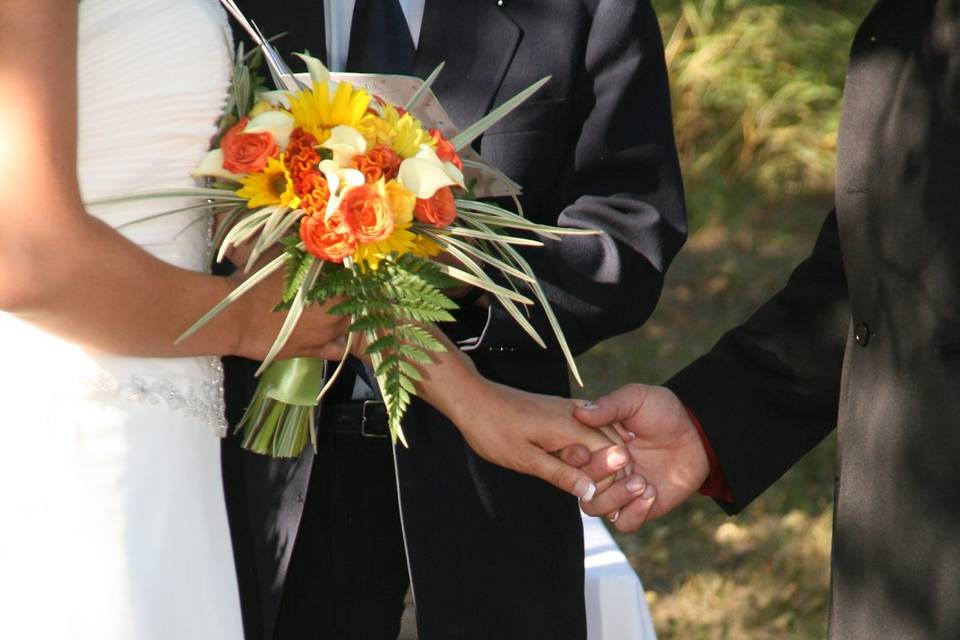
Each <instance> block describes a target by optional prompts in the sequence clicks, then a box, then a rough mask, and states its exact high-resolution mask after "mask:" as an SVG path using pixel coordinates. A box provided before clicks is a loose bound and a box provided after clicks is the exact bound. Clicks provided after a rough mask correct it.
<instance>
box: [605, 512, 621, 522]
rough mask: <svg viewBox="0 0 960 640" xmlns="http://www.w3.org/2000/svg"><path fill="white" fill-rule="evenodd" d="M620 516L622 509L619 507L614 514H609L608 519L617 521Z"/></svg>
mask: <svg viewBox="0 0 960 640" xmlns="http://www.w3.org/2000/svg"><path fill="white" fill-rule="evenodd" d="M619 517H620V510H619V509H617V510H616V511H614V512H613V513H612V514H610V515H609V516H607V520H609V521H610V522H616V521H617V519H618V518H619Z"/></svg>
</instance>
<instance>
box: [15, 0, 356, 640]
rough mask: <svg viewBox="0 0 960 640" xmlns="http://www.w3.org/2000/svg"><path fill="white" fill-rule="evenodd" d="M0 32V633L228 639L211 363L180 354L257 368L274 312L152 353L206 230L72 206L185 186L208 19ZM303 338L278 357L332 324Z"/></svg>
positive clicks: (213, 281) (43, 12)
mask: <svg viewBox="0 0 960 640" xmlns="http://www.w3.org/2000/svg"><path fill="white" fill-rule="evenodd" d="M0 29H2V33H0V193H2V194H3V198H2V204H0V256H2V259H0V309H6V310H8V311H10V312H12V313H9V314H5V313H0V358H2V362H3V366H2V367H0V433H2V438H0V442H2V446H0V514H2V516H0V517H2V523H3V524H2V526H0V603H2V605H0V612H2V613H0V637H2V638H10V639H11V640H12V639H14V638H16V639H21V638H22V639H28V638H29V639H51V640H63V639H67V638H91V639H93V638H96V639H97V640H107V639H109V640H126V639H132V638H136V639H148V638H149V639H153V638H157V639H160V638H163V639H174V638H176V639H177V640H191V639H194V638H196V639H201V638H202V639H203V640H217V639H223V640H238V639H239V638H242V637H243V634H242V629H241V622H240V608H239V599H238V594H237V585H236V578H235V571H234V566H233V556H232V551H231V547H230V536H229V531H228V529H227V519H226V510H225V506H224V499H223V490H222V486H221V480H220V457H219V456H220V454H219V446H220V445H219V440H218V438H217V437H216V436H217V435H218V434H220V433H222V430H223V429H225V425H224V424H223V407H222V404H223V395H222V388H221V374H220V371H219V369H218V366H217V364H218V362H219V361H218V359H216V358H213V357H188V356H199V355H202V354H207V355H208V356H209V355H212V354H230V353H236V354H241V355H247V356H249V357H262V356H263V355H264V354H265V353H266V350H267V347H268V346H269V344H270V342H271V340H272V337H273V336H274V335H276V331H277V329H278V326H279V325H278V323H279V322H280V320H282V319H281V318H278V317H276V316H277V314H272V313H270V311H269V308H270V306H271V303H272V301H271V296H270V292H269V291H265V292H264V293H263V294H262V295H261V296H260V297H261V300H260V301H259V303H254V304H248V305H246V306H244V307H242V308H240V309H238V311H237V312H234V313H233V314H231V316H230V317H225V318H224V320H223V321H222V322H220V323H219V325H218V327H216V328H212V329H211V330H209V331H206V332H205V335H202V336H198V339H196V340H191V341H190V342H189V343H186V344H184V345H183V346H182V347H176V346H174V339H175V338H176V335H177V334H178V333H179V332H180V331H182V330H183V329H184V328H185V327H187V326H189V324H190V323H191V322H192V321H193V320H195V319H196V318H198V317H200V315H202V313H203V312H204V311H205V310H206V309H208V308H209V307H210V306H212V304H213V303H215V302H216V300H218V299H219V298H221V297H222V296H223V295H224V294H225V293H226V292H227V291H229V290H230V288H231V286H232V285H231V284H230V283H229V282H228V281H227V280H226V279H224V278H216V277H213V276H209V275H204V274H203V273H201V272H203V271H205V269H206V264H207V260H208V245H209V229H208V226H207V225H206V224H193V225H192V226H191V225H190V222H191V220H194V219H195V214H185V215H182V216H170V217H165V218H158V219H155V220H150V221H146V222H141V223H138V224H133V225H130V226H126V227H124V228H123V229H122V235H121V233H118V232H116V231H114V228H117V227H119V226H120V225H123V224H124V223H128V222H131V221H133V220H137V219H141V218H145V217H147V216H149V215H150V214H151V213H156V212H158V211H162V210H168V209H172V208H175V207H176V206H177V205H178V204H179V203H177V202H171V201H169V200H167V201H153V202H139V203H133V204H124V205H112V206H109V207H99V208H95V209H90V210H89V211H88V212H87V211H84V209H83V207H82V205H81V201H82V199H84V200H92V199H96V198H102V197H105V196H111V195H117V194H120V193H130V192H135V191H138V190H146V189H155V188H163V187H177V186H191V185H192V181H191V179H190V172H191V169H192V168H193V167H194V166H195V165H196V163H197V162H198V161H199V160H200V158H202V157H203V155H204V153H205V152H206V151H207V149H208V146H209V142H210V138H211V136H212V135H213V134H214V132H215V125H216V121H217V119H218V117H219V116H220V114H221V112H222V109H223V106H224V102H225V98H226V95H227V90H228V83H229V76H230V71H231V50H232V43H231V37H230V32H229V29H228V28H227V23H226V17H225V14H224V13H223V12H222V10H221V9H220V7H219V5H218V4H217V2H216V0H82V1H81V2H80V3H79V5H77V3H74V2H69V1H64V0H59V1H58V0H5V1H4V2H2V3H0ZM75 96H76V97H77V98H78V99H76V98H75ZM77 114H79V117H78V118H77ZM75 139H76V143H75ZM75 153H76V165H75V166H76V174H78V178H77V177H76V176H75V173H74V158H75ZM78 187H79V189H78ZM87 213H90V214H92V216H93V217H91V216H88V215H87ZM97 219H99V220H100V221H102V222H103V223H105V224H102V223H100V222H98V220H97ZM124 236H125V237H126V239H125V238H124ZM258 306H259V309H258V308H257V307H258ZM28 322H29V324H28ZM308 325H310V326H305V327H304V329H305V331H304V333H309V334H311V335H312V336H313V337H312V339H311V340H310V342H304V339H306V338H304V339H300V340H299V344H296V345H294V346H293V348H292V350H291V352H301V353H303V354H311V353H312V354H315V355H322V354H323V348H322V344H323V342H324V341H325V340H330V339H332V338H333V337H335V336H336V335H338V334H340V333H341V332H342V329H343V327H342V323H341V321H340V320H337V319H331V318H329V317H327V316H325V315H324V314H323V313H322V311H320V312H318V313H314V314H312V315H311V319H310V320H308ZM79 345H83V347H81V346H79ZM106 352H111V353H115V354H116V353H119V354H125V355H124V356H117V355H106ZM138 356H178V357H149V358H148V357H138Z"/></svg>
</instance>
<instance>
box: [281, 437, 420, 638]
mask: <svg viewBox="0 0 960 640" xmlns="http://www.w3.org/2000/svg"><path fill="white" fill-rule="evenodd" d="M320 431H321V434H320V437H321V439H322V440H323V442H322V444H321V445H320V447H319V451H318V453H317V456H316V458H315V460H314V463H313V469H312V470H311V475H310V483H309V491H308V493H307V497H306V502H305V504H304V512H303V518H302V520H301V525H300V532H299V534H298V536H297V542H296V546H295V547H294V550H293V555H292V557H291V560H290V567H289V570H288V574H287V581H286V586H285V589H284V595H283V600H282V603H281V606H280V613H279V618H278V621H277V627H276V634H275V636H274V638H275V640H321V639H322V640H353V639H356V640H396V637H397V635H398V633H399V631H400V617H401V616H402V614H403V606H404V605H403V600H404V596H405V595H406V592H407V587H408V586H409V577H408V573H407V564H406V554H405V550H404V544H403V534H402V530H401V527H400V510H399V506H398V500H397V486H396V480H395V475H394V463H393V451H392V445H391V442H390V439H389V438H368V437H363V436H361V435H360V434H359V433H351V434H332V433H330V432H329V430H326V429H320Z"/></svg>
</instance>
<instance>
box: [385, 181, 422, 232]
mask: <svg viewBox="0 0 960 640" xmlns="http://www.w3.org/2000/svg"><path fill="white" fill-rule="evenodd" d="M384 189H385V191H386V197H387V202H388V203H389V205H390V211H391V213H393V221H394V222H396V223H397V224H405V223H407V222H410V221H412V220H413V209H414V207H416V205H417V197H416V196H415V195H413V193H411V192H410V191H408V190H407V189H405V188H403V186H401V185H400V183H399V182H397V181H396V180H391V181H390V182H388V183H387V184H386V186H385V187H384Z"/></svg>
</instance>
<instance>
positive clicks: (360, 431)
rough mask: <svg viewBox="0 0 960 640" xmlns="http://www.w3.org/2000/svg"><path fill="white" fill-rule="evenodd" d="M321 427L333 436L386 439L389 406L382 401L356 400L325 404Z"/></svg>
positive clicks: (388, 431)
mask: <svg viewBox="0 0 960 640" xmlns="http://www.w3.org/2000/svg"><path fill="white" fill-rule="evenodd" d="M320 426H321V428H322V430H324V431H326V432H327V433H329V434H331V435H338V436H340V435H355V436H360V437H362V438H386V437H389V435H390V430H389V429H388V428H387V406H386V405H385V404H384V403H383V401H382V400H355V401H353V402H337V403H331V404H324V405H323V408H322V409H321V410H320Z"/></svg>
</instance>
